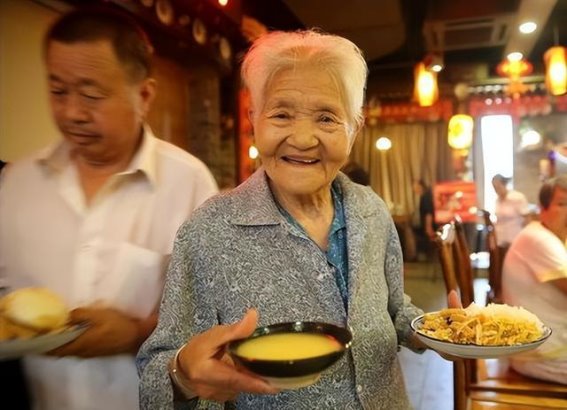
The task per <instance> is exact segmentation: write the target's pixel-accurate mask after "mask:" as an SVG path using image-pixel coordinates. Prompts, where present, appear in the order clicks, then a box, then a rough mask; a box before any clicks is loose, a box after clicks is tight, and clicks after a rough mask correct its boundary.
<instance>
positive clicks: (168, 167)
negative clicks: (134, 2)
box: [0, 9, 217, 410]
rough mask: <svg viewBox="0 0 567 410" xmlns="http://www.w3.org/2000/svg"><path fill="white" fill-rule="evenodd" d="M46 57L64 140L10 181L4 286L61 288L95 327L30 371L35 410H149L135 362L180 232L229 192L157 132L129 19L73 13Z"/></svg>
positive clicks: (1, 210) (58, 28) (2, 232)
mask: <svg viewBox="0 0 567 410" xmlns="http://www.w3.org/2000/svg"><path fill="white" fill-rule="evenodd" d="M44 53H45V63H46V67H47V74H48V79H49V88H50V103H51V108H52V112H53V116H54V118H55V121H56V123H57V125H58V127H59V129H60V131H61V134H62V136H63V139H62V141H61V142H60V143H58V144H56V145H55V146H52V147H49V148H47V149H45V150H43V151H41V152H39V153H36V154H34V155H32V156H31V157H30V158H27V159H24V160H22V161H19V162H15V163H13V164H11V166H10V167H8V169H7V170H6V172H5V173H4V174H5V175H3V179H2V183H1V184H0V278H2V279H3V280H5V281H6V283H7V284H8V285H9V286H11V287H12V288H19V287H24V286H43V287H47V288H50V289H51V290H52V291H54V292H56V293H58V294H59V295H61V296H62V297H63V298H64V300H65V301H66V303H67V304H68V306H69V307H70V308H74V311H73V312H72V318H73V320H74V321H87V322H88V323H89V327H88V329H87V330H86V331H85V332H84V333H83V334H82V335H81V336H79V337H78V338H77V339H75V340H74V341H72V342H70V343H68V344H67V345H64V346H62V347H60V348H57V349H55V350H54V351H51V352H49V354H48V355H41V356H40V355H37V356H28V357H26V358H25V372H26V376H27V380H28V382H29V386H30V389H31V393H32V400H33V406H34V408H35V409H54V410H55V409H57V410H64V409H72V410H81V409H105V410H114V409H116V410H119V409H120V410H127V409H131V410H134V409H138V376H137V373H136V367H135V363H134V355H135V353H136V352H137V350H138V348H139V346H140V345H141V343H142V342H143V341H144V340H145V339H146V338H147V337H148V336H149V334H150V333H151V332H152V331H153V329H154V327H155V325H156V321H157V313H156V312H157V308H158V305H159V302H160V300H161V293H162V288H163V283H164V275H165V270H166V265H167V263H168V260H169V255H170V254H171V251H172V246H173V241H174V238H175V234H176V231H177V229H178V227H179V226H180V225H181V224H182V223H183V222H184V221H185V220H186V219H187V218H188V216H189V215H190V213H191V212H192V211H193V210H194V209H195V208H196V207H198V206H199V205H200V204H201V203H202V202H203V201H205V200H206V199H207V198H208V197H210V196H211V195H213V194H214V193H216V192H217V186H216V183H215V181H214V178H213V176H212V175H211V173H210V172H209V170H208V169H207V168H206V166H205V165H204V164H203V163H202V162H201V161H199V160H198V159H197V158H195V157H193V156H191V155H190V154H188V153H187V152H185V151H183V150H182V149H180V148H177V147H175V146H173V145H171V144H169V143H167V142H164V141H161V140H158V139H157V138H155V137H154V136H153V134H152V132H151V130H150V128H149V127H148V126H147V125H145V118H146V115H147V113H148V110H149V108H150V104H151V102H152V100H153V97H154V95H155V81H154V80H153V79H152V78H150V77H149V61H150V53H151V46H150V45H149V43H148V42H147V39H146V37H145V35H144V33H143V32H142V31H141V30H140V29H139V27H138V26H137V25H136V23H135V22H133V21H132V20H131V19H130V18H129V17H127V16H124V15H122V14H119V13H117V12H109V11H95V10H85V9H83V10H82V11H81V10H77V11H73V12H71V13H69V14H67V15H65V16H63V17H62V18H60V19H59V20H58V21H57V22H56V23H55V24H54V25H53V26H52V27H51V29H50V31H49V32H48V33H47V36H46V40H45V45H44Z"/></svg>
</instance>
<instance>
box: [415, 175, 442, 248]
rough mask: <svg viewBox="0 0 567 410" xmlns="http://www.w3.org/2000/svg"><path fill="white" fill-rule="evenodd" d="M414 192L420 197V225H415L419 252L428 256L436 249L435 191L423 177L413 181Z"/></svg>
mask: <svg viewBox="0 0 567 410" xmlns="http://www.w3.org/2000/svg"><path fill="white" fill-rule="evenodd" d="M412 188H413V192H414V193H415V194H416V195H417V196H418V198H419V206H418V212H419V225H418V226H415V227H414V233H415V236H416V242H417V252H418V256H419V253H423V254H425V255H426V257H427V258H429V257H430V256H431V253H432V251H433V250H434V249H435V246H434V244H433V239H435V231H436V229H437V225H436V224H435V205H434V203H433V191H432V190H431V187H429V186H428V185H427V184H426V183H425V181H424V180H423V179H418V180H415V181H414V182H413V185H412Z"/></svg>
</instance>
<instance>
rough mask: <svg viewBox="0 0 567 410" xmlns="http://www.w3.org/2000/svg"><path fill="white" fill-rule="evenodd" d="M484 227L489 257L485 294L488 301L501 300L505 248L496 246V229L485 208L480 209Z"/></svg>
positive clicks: (496, 301) (497, 301)
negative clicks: (487, 289)
mask: <svg viewBox="0 0 567 410" xmlns="http://www.w3.org/2000/svg"><path fill="white" fill-rule="evenodd" d="M480 213H481V214H482V218H483V221H484V226H485V227H486V246H487V248H488V254H489V257H490V264H489V266H488V284H489V285H490V290H489V292H488V295H487V302H488V303H501V302H502V297H501V296H502V265H503V263H504V254H505V250H504V249H503V248H501V247H499V246H498V242H497V240H496V229H495V228H494V223H493V222H492V218H491V214H490V212H489V211H487V210H486V209H482V210H481V211H480Z"/></svg>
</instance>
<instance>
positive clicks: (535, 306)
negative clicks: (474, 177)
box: [502, 175, 567, 384]
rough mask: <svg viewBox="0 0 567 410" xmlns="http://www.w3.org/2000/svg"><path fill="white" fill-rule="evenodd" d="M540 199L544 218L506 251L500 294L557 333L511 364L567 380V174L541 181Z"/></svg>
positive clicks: (520, 369) (524, 371) (536, 374)
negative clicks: (566, 244)
mask: <svg viewBox="0 0 567 410" xmlns="http://www.w3.org/2000/svg"><path fill="white" fill-rule="evenodd" d="M539 204H540V208H541V211H540V220H539V221H532V222H530V223H529V224H528V225H526V227H524V228H523V229H522V230H521V232H520V233H519V234H518V236H517V237H516V238H515V239H514V240H513V241H512V245H511V246H510V249H509V250H508V253H507V254H506V258H505V260H504V266H503V274H502V297H503V300H504V302H505V303H508V304H510V305H516V306H522V307H524V308H526V309H527V310H529V311H530V312H532V313H534V314H535V315H536V316H538V317H539V319H540V320H541V321H542V322H543V323H544V324H546V325H547V326H549V327H550V328H551V329H552V331H553V333H552V334H551V336H550V338H549V339H548V340H547V341H546V342H545V343H544V344H542V345H541V346H540V347H539V348H538V349H536V350H534V351H533V352H529V353H524V354H520V355H515V356H513V357H511V358H510V363H511V366H512V367H513V368H514V370H516V371H518V372H519V373H522V374H524V375H526V376H530V377H535V378H538V379H542V380H548V381H553V382H558V383H562V384H567V348H566V347H567V316H566V315H565V312H567V250H566V248H565V243H566V240H567V175H561V176H558V177H556V178H552V179H550V180H548V181H546V182H545V183H544V184H543V185H542V187H541V189H540V192H539Z"/></svg>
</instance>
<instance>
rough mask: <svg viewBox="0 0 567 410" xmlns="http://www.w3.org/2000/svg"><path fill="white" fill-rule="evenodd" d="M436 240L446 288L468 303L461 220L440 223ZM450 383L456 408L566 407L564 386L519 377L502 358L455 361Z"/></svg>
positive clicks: (469, 279)
mask: <svg viewBox="0 0 567 410" xmlns="http://www.w3.org/2000/svg"><path fill="white" fill-rule="evenodd" d="M435 243H436V244H437V247H438V249H439V258H440V263H441V270H442V272H443V279H444V281H445V286H446V289H447V291H450V290H453V289H454V290H457V291H458V292H459V293H460V296H461V300H462V301H463V305H464V306H467V305H468V304H469V303H470V302H469V301H473V300H474V286H473V277H472V268H471V264H470V259H468V258H469V256H468V255H469V253H468V246H467V243H466V237H465V235H464V229H463V226H462V222H461V221H460V220H459V219H458V218H457V219H455V220H453V221H452V222H451V223H450V224H446V225H444V226H442V227H441V228H440V229H439V230H438V231H437V237H436V240H435ZM453 385H454V408H455V410H472V409H477V410H481V409H489V408H490V409H494V410H507V409H512V408H517V409H528V408H529V409H534V410H535V409H546V408H563V409H567V386H564V385H560V384H555V383H548V382H544V381H539V380H534V379H530V378H527V377H525V376H522V375H520V374H519V373H516V372H514V371H513V370H512V369H510V367H509V365H508V361H507V359H505V358H504V359H488V360H469V359H467V360H462V361H456V362H454V363H453Z"/></svg>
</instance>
